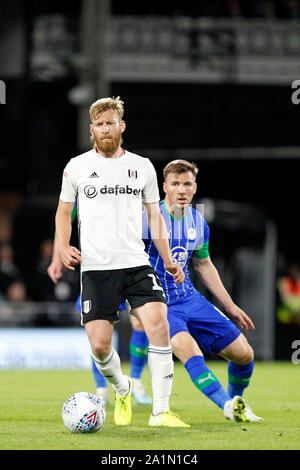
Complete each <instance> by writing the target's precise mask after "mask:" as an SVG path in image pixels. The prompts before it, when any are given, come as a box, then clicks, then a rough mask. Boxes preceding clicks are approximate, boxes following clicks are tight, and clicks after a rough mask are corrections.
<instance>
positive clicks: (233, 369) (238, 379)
mask: <svg viewBox="0 0 300 470" xmlns="http://www.w3.org/2000/svg"><path fill="white" fill-rule="evenodd" d="M253 368H254V361H251V362H249V364H245V365H239V364H234V363H233V362H229V364H228V389H227V392H228V395H229V396H230V398H233V397H234V396H235V395H239V396H240V397H241V396H243V393H244V390H245V388H246V387H248V385H249V382H250V379H251V376H252V373H253Z"/></svg>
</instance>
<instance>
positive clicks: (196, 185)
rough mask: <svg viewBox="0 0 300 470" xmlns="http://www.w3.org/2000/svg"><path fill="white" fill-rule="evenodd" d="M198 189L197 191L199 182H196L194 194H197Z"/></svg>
mask: <svg viewBox="0 0 300 470" xmlns="http://www.w3.org/2000/svg"><path fill="white" fill-rule="evenodd" d="M196 191H197V183H195V187H194V194H196Z"/></svg>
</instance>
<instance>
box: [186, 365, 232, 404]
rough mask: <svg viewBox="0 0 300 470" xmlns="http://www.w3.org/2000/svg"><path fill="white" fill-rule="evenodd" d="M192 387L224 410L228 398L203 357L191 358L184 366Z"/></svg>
mask: <svg viewBox="0 0 300 470" xmlns="http://www.w3.org/2000/svg"><path fill="white" fill-rule="evenodd" d="M184 367H185V368H186V370H187V371H188V373H189V376H190V378H191V380H192V382H193V383H194V385H195V386H196V387H197V388H198V390H200V391H201V392H202V393H204V395H205V396H206V397H207V398H209V399H210V400H211V401H212V402H214V403H215V404H216V405H217V406H219V407H220V408H222V409H223V408H224V404H225V402H226V401H227V400H230V398H229V396H228V395H227V393H226V392H225V390H224V388H223V387H222V385H221V384H220V382H219V381H218V379H217V377H216V376H215V375H214V374H213V373H212V371H211V370H210V369H209V368H208V367H207V366H206V364H205V359H204V357H203V356H193V357H191V358H190V359H189V360H188V361H187V362H186V363H185V365H184Z"/></svg>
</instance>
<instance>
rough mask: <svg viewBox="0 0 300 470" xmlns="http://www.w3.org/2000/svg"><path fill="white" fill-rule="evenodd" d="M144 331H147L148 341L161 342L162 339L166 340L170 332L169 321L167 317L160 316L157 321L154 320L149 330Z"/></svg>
mask: <svg viewBox="0 0 300 470" xmlns="http://www.w3.org/2000/svg"><path fill="white" fill-rule="evenodd" d="M146 333H147V336H148V338H149V341H150V343H151V342H153V341H159V342H161V341H164V340H165V341H167V342H168V341H169V337H170V333H169V323H168V321H167V319H165V318H161V319H160V320H158V321H157V322H154V323H153V324H152V325H151V327H150V331H149V332H146ZM165 341H164V342H165Z"/></svg>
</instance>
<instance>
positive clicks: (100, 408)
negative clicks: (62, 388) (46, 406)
mask: <svg viewBox="0 0 300 470" xmlns="http://www.w3.org/2000/svg"><path fill="white" fill-rule="evenodd" d="M62 419H63V423H64V425H65V426H66V428H67V429H68V430H69V431H70V432H73V433H91V432H97V431H99V429H101V428H102V426H103V425H104V423H105V419H106V412H105V407H104V404H103V402H102V401H101V400H100V398H98V397H97V396H96V395H93V394H92V393H89V392H78V393H74V395H71V396H70V397H69V398H68V399H67V400H66V402H65V403H64V404H63V407H62Z"/></svg>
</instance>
